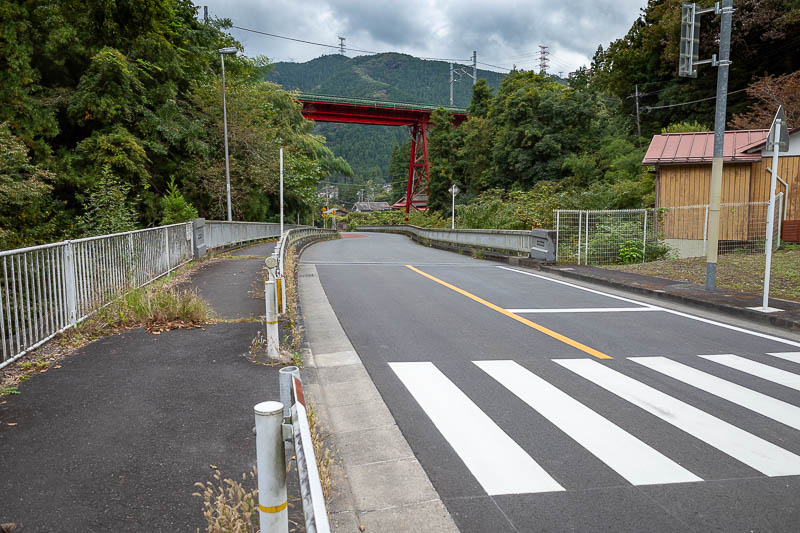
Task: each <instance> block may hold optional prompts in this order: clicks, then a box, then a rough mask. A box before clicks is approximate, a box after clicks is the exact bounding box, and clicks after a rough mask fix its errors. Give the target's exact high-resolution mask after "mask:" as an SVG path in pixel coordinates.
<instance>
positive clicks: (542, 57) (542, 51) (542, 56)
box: [539, 44, 550, 74]
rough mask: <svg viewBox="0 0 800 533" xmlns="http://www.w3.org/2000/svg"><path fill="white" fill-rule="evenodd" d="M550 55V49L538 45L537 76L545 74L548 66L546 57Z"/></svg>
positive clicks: (544, 45) (543, 45)
mask: <svg viewBox="0 0 800 533" xmlns="http://www.w3.org/2000/svg"><path fill="white" fill-rule="evenodd" d="M549 55H550V47H549V46H547V45H546V44H540V45H539V74H547V67H549V66H550V64H549V63H548V60H547V57H548V56H549Z"/></svg>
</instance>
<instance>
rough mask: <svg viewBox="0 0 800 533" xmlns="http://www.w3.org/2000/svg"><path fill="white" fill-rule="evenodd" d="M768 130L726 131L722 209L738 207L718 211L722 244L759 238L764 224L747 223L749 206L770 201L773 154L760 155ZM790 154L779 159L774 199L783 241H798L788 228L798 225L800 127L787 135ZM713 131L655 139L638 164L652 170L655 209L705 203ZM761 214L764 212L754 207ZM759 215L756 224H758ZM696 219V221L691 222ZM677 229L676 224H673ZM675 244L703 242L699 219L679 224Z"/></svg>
mask: <svg viewBox="0 0 800 533" xmlns="http://www.w3.org/2000/svg"><path fill="white" fill-rule="evenodd" d="M768 133H769V131H768V130H744V131H726V132H725V143H724V150H723V162H724V166H723V174H722V197H721V202H722V203H723V204H743V205H741V206H737V207H736V208H730V209H724V210H723V211H722V212H721V233H720V236H719V238H720V239H721V240H730V241H746V240H751V239H754V238H760V237H763V230H764V228H763V222H760V223H759V224H755V223H751V218H753V219H755V215H754V216H753V217H751V212H750V209H755V207H753V206H747V205H746V204H748V203H750V202H765V201H768V200H769V185H770V180H771V173H770V171H769V169H770V167H771V165H772V152H767V151H766V150H765V146H766V139H767V134H768ZM789 146H790V151H789V152H781V153H780V154H779V159H778V176H779V177H780V178H781V180H783V182H781V181H779V182H778V185H777V187H776V191H775V192H776V194H778V193H781V192H782V193H783V194H784V198H785V200H784V202H783V206H781V214H782V217H783V220H784V221H785V222H784V224H783V227H784V238H785V239H787V240H800V235H797V236H795V235H791V234H790V233H791V229H792V228H793V227H796V226H800V128H795V129H793V130H791V131H790V142H789ZM713 153H714V134H713V132H699V133H668V134H663V135H655V136H654V137H653V140H652V141H651V142H650V146H649V148H648V149H647V154H646V155H645V157H644V159H643V160H642V164H643V165H654V166H655V168H656V185H655V194H656V207H683V206H700V205H705V204H708V201H709V189H710V186H711V161H712V157H713ZM759 209H763V208H759ZM763 211H764V212H762V213H759V216H758V219H759V220H763V218H764V216H765V215H764V213H765V210H763ZM695 218H697V217H695ZM674 227H678V225H674ZM679 227H680V230H673V232H674V231H679V232H680V234H675V235H668V236H667V237H668V238H669V237H671V238H676V239H703V236H704V231H705V228H704V220H703V219H700V220H695V221H694V222H692V223H690V224H680V225H679Z"/></svg>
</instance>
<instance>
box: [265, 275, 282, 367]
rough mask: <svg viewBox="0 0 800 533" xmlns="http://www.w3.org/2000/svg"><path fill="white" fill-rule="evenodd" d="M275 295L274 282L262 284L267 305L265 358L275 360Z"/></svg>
mask: <svg viewBox="0 0 800 533" xmlns="http://www.w3.org/2000/svg"><path fill="white" fill-rule="evenodd" d="M277 296H278V295H277V294H276V293H275V281H274V280H269V281H267V282H266V283H264V300H266V303H267V320H266V322H267V357H268V358H269V359H272V360H277V359H278V357H279V354H278V346H279V344H278V342H279V340H278V298H277Z"/></svg>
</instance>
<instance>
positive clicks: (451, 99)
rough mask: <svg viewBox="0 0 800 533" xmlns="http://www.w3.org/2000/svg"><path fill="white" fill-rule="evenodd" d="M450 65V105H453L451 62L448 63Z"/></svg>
mask: <svg viewBox="0 0 800 533" xmlns="http://www.w3.org/2000/svg"><path fill="white" fill-rule="evenodd" d="M448 65H450V107H453V64H452V63H448Z"/></svg>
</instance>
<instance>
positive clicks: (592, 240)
mask: <svg viewBox="0 0 800 533" xmlns="http://www.w3.org/2000/svg"><path fill="white" fill-rule="evenodd" d="M768 207H769V202H747V203H730V204H722V205H721V206H720V232H719V248H718V250H719V253H720V254H729V253H752V254H755V253H764V246H765V242H766V231H767V210H768ZM784 207H785V206H784V198H783V193H780V194H778V195H777V196H776V198H775V220H774V224H773V238H772V243H773V247H774V248H777V247H778V246H780V234H781V223H782V221H783V213H784ZM555 214H556V232H557V243H558V245H557V261H558V262H559V263H563V264H578V265H589V264H592V265H608V264H620V263H627V264H632V263H645V262H648V261H657V260H659V259H667V258H687V257H702V256H705V255H706V247H707V241H708V206H707V205H695V206H683V207H662V208H655V209H616V210H596V211H588V210H587V211H579V210H565V209H557V210H556V212H555Z"/></svg>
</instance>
